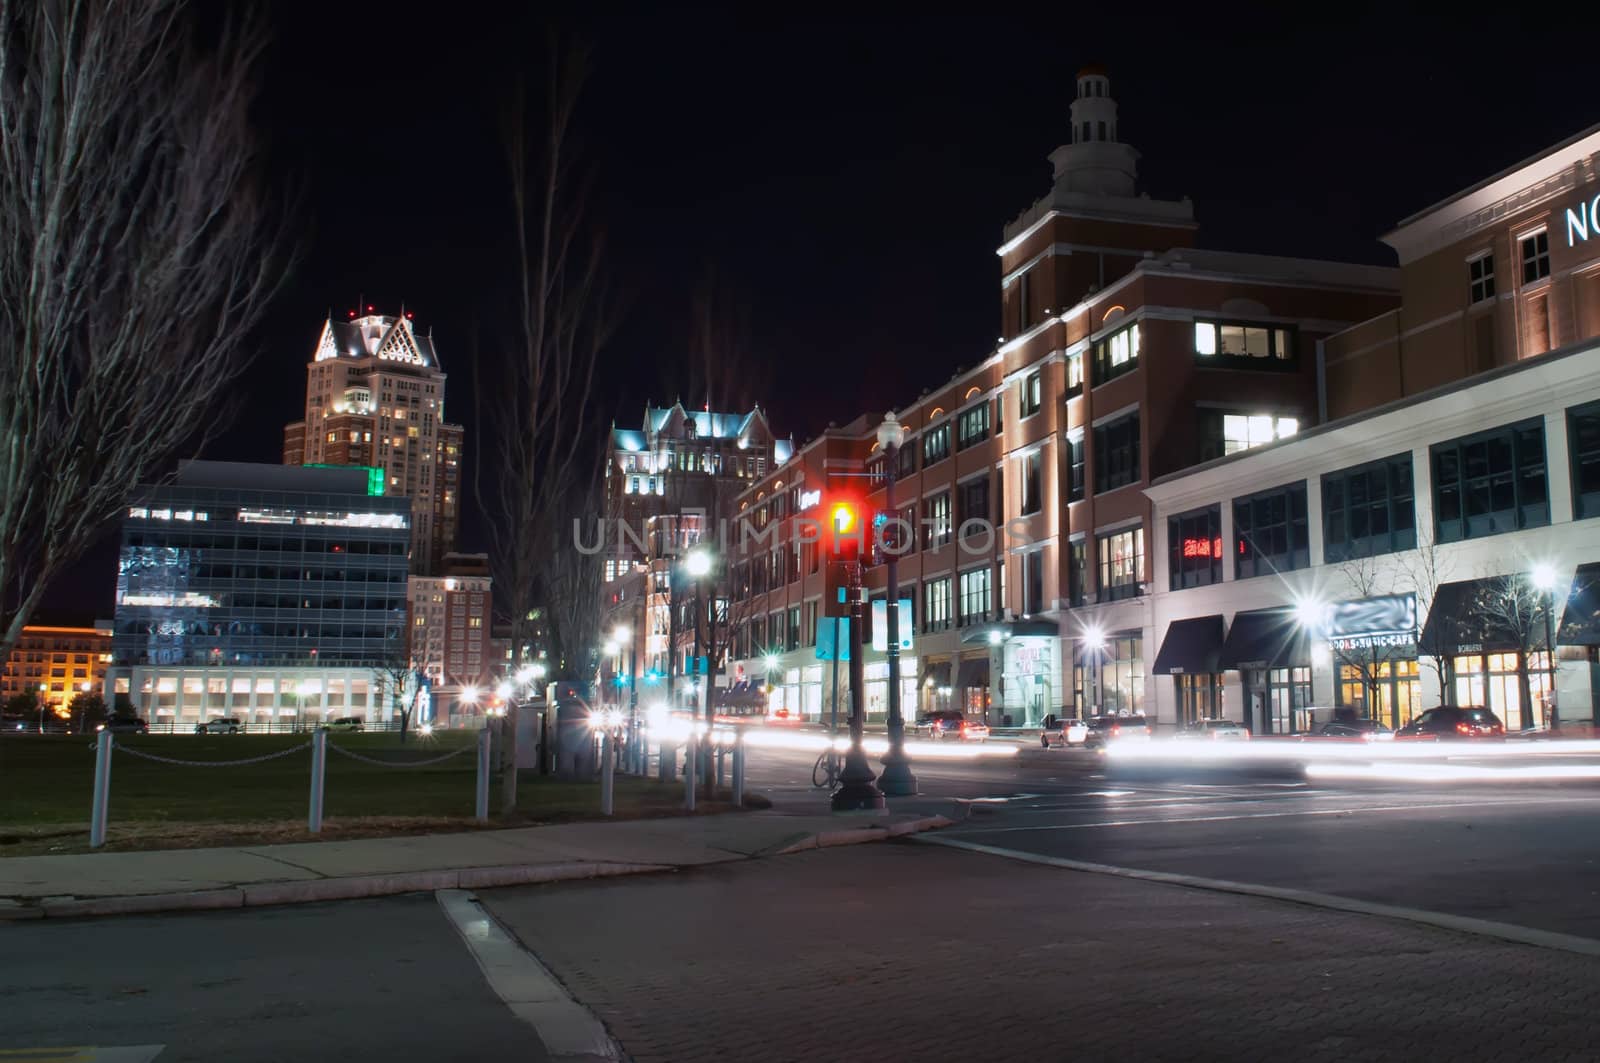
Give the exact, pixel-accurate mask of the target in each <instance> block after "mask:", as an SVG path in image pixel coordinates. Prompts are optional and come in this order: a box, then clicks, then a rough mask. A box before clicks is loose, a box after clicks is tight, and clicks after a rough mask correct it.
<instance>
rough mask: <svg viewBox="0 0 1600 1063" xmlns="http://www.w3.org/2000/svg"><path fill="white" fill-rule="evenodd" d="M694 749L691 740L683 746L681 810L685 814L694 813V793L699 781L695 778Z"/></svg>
mask: <svg viewBox="0 0 1600 1063" xmlns="http://www.w3.org/2000/svg"><path fill="white" fill-rule="evenodd" d="M694 747H695V743H694V741H693V740H692V739H691V740H690V741H688V742H685V743H684V744H683V808H684V811H686V812H693V811H694V791H695V787H696V785H697V784H698V783H699V781H700V780H699V779H696V778H695V772H694Z"/></svg>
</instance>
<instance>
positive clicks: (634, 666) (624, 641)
mask: <svg viewBox="0 0 1600 1063" xmlns="http://www.w3.org/2000/svg"><path fill="white" fill-rule="evenodd" d="M611 641H612V642H615V643H616V644H617V645H619V646H626V647H628V702H629V712H628V739H627V759H632V757H633V743H634V740H635V727H634V725H635V723H636V719H635V718H636V717H637V716H638V715H639V640H638V639H635V638H634V637H633V629H632V628H630V627H629V626H628V625H627V624H618V625H617V626H616V627H614V628H612V629H611ZM617 700H618V705H617V707H618V708H619V709H620V708H622V704H621V698H620V697H619V698H618V699H617ZM623 771H624V772H626V771H627V767H626V765H624V767H623Z"/></svg>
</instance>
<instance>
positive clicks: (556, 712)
mask: <svg viewBox="0 0 1600 1063" xmlns="http://www.w3.org/2000/svg"><path fill="white" fill-rule="evenodd" d="M545 705H546V708H545V734H546V738H547V741H548V742H549V744H550V749H551V753H552V759H553V761H554V764H555V775H556V777H557V778H558V779H591V778H593V777H594V774H595V769H596V768H597V766H598V761H597V759H596V756H595V741H594V729H593V727H592V726H591V725H590V722H589V711H590V703H589V687H588V684H586V683H572V682H564V683H552V684H550V688H549V691H548V693H547V695H546V697H545Z"/></svg>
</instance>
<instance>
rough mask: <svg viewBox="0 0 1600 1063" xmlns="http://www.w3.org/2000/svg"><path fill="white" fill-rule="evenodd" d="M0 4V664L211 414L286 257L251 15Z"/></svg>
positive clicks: (81, 0) (214, 424)
mask: <svg viewBox="0 0 1600 1063" xmlns="http://www.w3.org/2000/svg"><path fill="white" fill-rule="evenodd" d="M190 7H191V5H188V4H185V3H184V2H182V0H126V2H121V3H115V4H111V3H104V2H94V0H27V2H15V0H0V347H3V350H0V655H3V654H6V653H9V652H10V649H11V647H12V645H13V644H14V643H15V641H16V638H17V636H18V634H19V633H20V632H21V630H22V627H23V625H24V624H25V623H26V622H27V620H28V617H29V615H30V613H31V612H32V611H33V609H34V608H35V606H36V605H37V604H38V601H39V598H40V596H41V595H42V594H43V593H44V590H45V588H46V586H47V585H48V584H49V583H50V581H51V579H52V578H53V577H55V576H57V575H58V574H59V573H60V572H61V571H62V570H63V569H64V568H65V567H66V566H67V565H69V564H70V563H71V562H72V561H73V560H74V559H75V558H77V557H78V556H79V555H81V554H82V553H83V551H84V550H85V549H87V548H88V546H89V545H90V544H92V543H93V542H94V541H95V540H96V539H97V538H99V536H100V535H102V534H103V533H104V531H105V529H106V527H107V525H108V524H113V523H114V522H115V520H116V518H117V515H118V513H119V511H120V510H121V509H122V507H123V506H124V505H125V504H126V502H127V500H128V497H129V495H130V494H131V492H132V491H133V489H134V487H135V486H136V485H137V484H138V483H140V482H141V481H145V480H148V479H150V478H152V476H153V475H154V474H156V473H157V472H159V471H161V470H163V469H164V468H165V466H167V464H168V463H169V462H170V461H171V459H172V457H173V456H174V455H175V454H176V453H177V452H178V451H179V450H180V448H182V447H184V446H185V444H189V443H192V442H193V441H194V440H196V439H197V438H204V437H205V436H206V435H207V434H208V433H210V432H214V431H215V430H216V429H217V428H218V427H219V426H220V424H221V423H222V421H221V419H220V417H219V414H220V413H221V410H220V409H219V407H221V406H223V405H224V403H223V399H224V398H225V395H226V389H227V387H228V385H229V384H230V382H232V381H233V379H234V378H235V376H236V375H237V374H238V372H239V371H240V369H241V368H243V366H244V365H245V364H246V362H247V357H246V347H245V344H246V340H247V337H248V336H249V334H250V332H251V329H252V327H253V326H254V325H255V324H256V322H257V321H258V320H259V319H260V316H261V313H262V310H263V308H264V307H265V305H266V303H267V301H268V299H269V297H270V296H271V295H272V294H273V292H274V291H275V290H276V288H277V286H278V284H279V282H280V281H281V278H282V275H283V272H284V268H285V265H286V258H287V256H286V254H285V253H284V247H285V244H284V238H283V233H284V231H285V229H284V227H283V226H282V225H281V224H280V223H279V221H278V220H277V219H278V214H277V212H276V211H275V210H274V209H273V208H271V207H270V206H269V205H268V204H267V201H266V199H265V197H264V194H263V192H262V189H261V187H260V185H259V184H258V183H257V181H256V180H255V178H254V169H255V163H256V142H255V138H254V136H253V134H252V131H251V127H250V124H249V121H248V115H247V112H248V109H249V107H250V104H251V99H252V96H253V88H254V85H255V80H256V76H255V75H256V68H257V65H258V60H259V58H260V55H261V51H262V47H263V43H264V40H265V36H264V33H263V31H262V23H261V21H260V19H258V18H255V17H253V16H250V15H240V14H239V13H238V11H237V10H236V9H234V8H227V9H218V14H217V17H216V19H215V20H213V21H214V22H215V23H216V25H214V26H212V27H211V28H210V30H209V31H208V33H206V34H204V35H202V34H201V33H199V32H198V30H197V29H196V28H195V27H194V26H192V25H191V24H190V20H189V18H188V16H189V15H190V14H191V11H190V10H189V9H190Z"/></svg>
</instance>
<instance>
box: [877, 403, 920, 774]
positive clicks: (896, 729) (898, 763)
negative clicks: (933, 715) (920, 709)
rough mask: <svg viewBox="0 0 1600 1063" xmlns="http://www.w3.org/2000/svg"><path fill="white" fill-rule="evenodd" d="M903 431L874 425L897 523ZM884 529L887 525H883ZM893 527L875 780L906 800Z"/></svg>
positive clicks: (887, 499) (891, 423)
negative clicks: (881, 736) (883, 739)
mask: <svg viewBox="0 0 1600 1063" xmlns="http://www.w3.org/2000/svg"><path fill="white" fill-rule="evenodd" d="M905 437H906V430H905V428H904V427H903V426H902V425H901V424H900V421H899V420H898V419H897V418H896V417H895V415H894V414H893V413H892V412H890V413H886V414H884V416H883V423H882V424H880V425H878V442H879V443H880V444H881V445H882V447H883V453H884V463H883V468H884V473H885V476H884V508H885V509H886V510H888V512H889V519H891V520H896V521H898V518H899V513H898V511H897V510H896V509H895V504H894V481H895V474H896V472H898V471H899V470H898V467H899V464H900V445H901V444H902V443H903V442H905ZM885 526H887V525H885ZM898 528H899V525H898V523H897V524H896V529H897V530H896V535H895V542H894V543H893V545H892V546H890V547H889V548H888V549H886V550H885V551H884V553H886V554H887V555H888V557H887V559H886V560H887V567H888V583H889V585H888V588H887V593H886V597H887V600H886V601H885V602H884V620H885V624H884V626H885V627H887V628H888V629H889V630H888V632H887V633H886V636H887V637H886V641H885V643H884V645H885V646H886V647H887V648H888V657H889V661H888V663H889V728H888V729H889V749H888V751H887V752H886V753H884V755H883V775H881V776H880V777H879V778H878V789H879V790H881V791H882V792H883V793H884V794H886V795H888V796H890V797H909V796H910V795H912V794H914V793H916V792H917V777H916V776H915V775H913V774H911V760H910V758H909V757H907V756H906V747H905V738H906V721H905V717H904V716H903V715H902V714H901V712H900V547H901V543H900V536H899V531H898Z"/></svg>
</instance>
